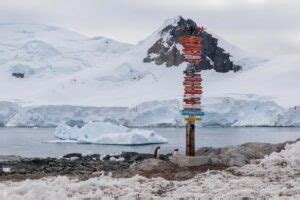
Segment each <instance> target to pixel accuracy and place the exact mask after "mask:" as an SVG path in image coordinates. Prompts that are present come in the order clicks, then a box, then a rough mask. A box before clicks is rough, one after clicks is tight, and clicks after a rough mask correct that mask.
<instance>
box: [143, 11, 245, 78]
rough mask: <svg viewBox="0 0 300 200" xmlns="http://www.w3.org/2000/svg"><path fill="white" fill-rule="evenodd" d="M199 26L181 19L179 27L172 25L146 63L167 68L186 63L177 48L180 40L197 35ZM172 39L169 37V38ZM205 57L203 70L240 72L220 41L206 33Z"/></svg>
mask: <svg viewBox="0 0 300 200" xmlns="http://www.w3.org/2000/svg"><path fill="white" fill-rule="evenodd" d="M195 30H197V24H196V23H195V22H194V21H193V20H191V19H187V20H185V19H184V18H182V17H179V18H178V20H177V25H174V24H170V25H168V26H166V27H165V28H164V29H162V30H161V32H160V33H159V34H160V35H161V38H160V39H159V40H157V41H156V42H155V43H154V44H153V46H151V47H150V48H149V50H148V52H147V57H146V58H144V62H145V63H150V62H155V64H157V65H162V64H164V63H165V64H166V66H167V67H171V66H179V65H180V64H181V63H182V62H183V61H184V55H183V53H182V52H181V51H180V50H179V49H178V48H177V44H179V38H180V37H182V36H189V35H191V34H194V33H195ZM168 35H169V36H170V37H167V36H168ZM200 35H201V36H202V37H203V39H204V40H203V42H202V44H203V55H202V60H203V61H202V62H201V63H200V66H201V67H202V69H203V70H209V69H214V70H215V71H217V72H223V73H225V72H228V71H238V70H240V69H241V67H240V66H238V65H234V64H233V62H232V61H231V60H230V54H228V53H226V52H225V50H224V49H222V48H221V47H219V46H218V39H216V38H214V37H213V36H212V35H211V34H209V33H208V32H206V31H204V32H203V33H202V34H200Z"/></svg>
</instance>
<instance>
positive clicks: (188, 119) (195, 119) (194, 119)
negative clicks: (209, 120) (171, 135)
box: [184, 117, 202, 122]
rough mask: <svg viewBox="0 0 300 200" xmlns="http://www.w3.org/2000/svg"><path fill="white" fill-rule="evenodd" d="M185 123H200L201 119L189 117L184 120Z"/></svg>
mask: <svg viewBox="0 0 300 200" xmlns="http://www.w3.org/2000/svg"><path fill="white" fill-rule="evenodd" d="M184 120H185V121H186V122H194V121H201V120H202V118H201V117H189V118H185V119H184Z"/></svg>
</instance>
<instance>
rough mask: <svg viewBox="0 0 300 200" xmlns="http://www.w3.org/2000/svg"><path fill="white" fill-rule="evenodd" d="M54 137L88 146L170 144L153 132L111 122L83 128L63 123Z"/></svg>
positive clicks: (92, 123) (93, 123) (97, 123)
mask: <svg viewBox="0 0 300 200" xmlns="http://www.w3.org/2000/svg"><path fill="white" fill-rule="evenodd" d="M54 135H55V137H57V138H59V139H61V140H63V141H69V142H74V141H76V143H86V144H111V145H112V144H113V145H143V144H160V143H167V142H168V140H167V139H166V138H164V137H162V136H160V135H158V134H156V133H155V132H154V131H152V130H144V129H130V128H127V127H125V126H121V125H116V124H112V123H110V122H88V123H87V124H85V125H84V126H82V127H78V126H76V125H74V126H70V125H68V124H67V123H62V124H60V125H59V126H57V128H56V129H55V132H54Z"/></svg>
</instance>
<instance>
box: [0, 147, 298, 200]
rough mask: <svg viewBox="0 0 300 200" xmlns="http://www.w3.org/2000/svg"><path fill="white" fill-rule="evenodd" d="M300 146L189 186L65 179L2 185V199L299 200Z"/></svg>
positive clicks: (201, 178) (136, 179)
mask: <svg viewBox="0 0 300 200" xmlns="http://www.w3.org/2000/svg"><path fill="white" fill-rule="evenodd" d="M299 151H300V142H297V143H295V144H291V145H287V146H286V149H285V150H283V151H281V152H279V153H272V154H271V155H270V156H267V157H266V158H264V159H262V160H261V161H259V162H254V163H253V164H249V165H245V166H243V167H241V168H239V167H232V168H229V169H228V170H225V171H217V170H213V171H207V172H205V173H201V174H198V175H196V176H195V177H194V178H192V179H189V180H186V181H167V180H165V179H163V178H160V177H159V178H152V179H148V178H144V177H141V176H134V177H132V178H113V177H111V176H104V175H101V176H100V177H96V178H91V179H88V180H85V181H79V180H77V179H69V178H67V177H65V176H58V177H52V178H43V179H38V180H25V181H21V182H10V181H6V182H2V183H0V198H1V199H8V200H9V199H14V200H17V199H88V198H91V199H95V198H104V199H112V198H118V199H136V198H141V199H150V198H151V199H175V198H176V199H179V198H182V199H184V198H189V199H193V198H195V199H242V198H245V199H246V198H247V199H266V198H267V199H299V198H300V176H299V172H300V154H299Z"/></svg>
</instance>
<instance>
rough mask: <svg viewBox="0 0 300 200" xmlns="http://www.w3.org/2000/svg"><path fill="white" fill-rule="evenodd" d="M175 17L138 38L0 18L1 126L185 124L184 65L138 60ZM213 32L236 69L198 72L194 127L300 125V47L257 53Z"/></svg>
mask: <svg viewBox="0 0 300 200" xmlns="http://www.w3.org/2000/svg"><path fill="white" fill-rule="evenodd" d="M176 23H177V18H173V19H170V20H168V21H166V22H165V23H164V24H163V26H161V27H160V28H159V29H157V30H156V31H155V32H154V33H153V34H152V35H150V36H149V37H148V38H146V39H145V40H144V41H142V42H140V43H138V44H136V45H132V44H126V43H122V42H118V41H114V40H112V39H108V38H105V37H94V38H90V37H87V36H84V35H81V34H78V33H75V32H72V31H68V30H65V29H63V28H59V27H53V26H46V25H37V24H16V23H0V51H1V54H0V80H1V81H0V82H1V84H0V125H1V126H30V127H31V126H40V127H48V126H51V127H52V126H57V125H58V124H59V123H60V122H66V121H69V120H83V121H85V122H88V121H93V120H98V121H111V122H116V123H118V124H121V125H125V126H128V127H130V126H132V127H147V126H184V122H183V119H182V116H180V115H179V110H180V109H181V102H180V101H181V99H182V95H183V86H182V81H183V75H182V72H183V70H184V68H185V64H181V65H179V66H178V67H166V66H163V65H161V66H157V65H156V64H154V63H144V62H143V58H144V57H145V55H146V54H147V50H148V49H149V47H150V46H151V45H153V43H154V42H155V41H157V40H158V39H160V38H161V37H162V36H161V35H160V34H159V32H160V31H161V30H162V29H163V28H165V27H166V26H168V25H169V24H173V25H176ZM209 31H210V30H209ZM214 35H215V34H214ZM163 37H164V38H168V37H170V36H169V35H168V34H166V35H164V36H163ZM217 38H218V45H219V46H221V47H223V48H224V49H225V50H226V52H229V53H230V54H231V59H232V60H233V61H234V62H235V63H238V64H240V65H241V66H242V70H240V71H238V72H235V73H233V72H228V73H217V72H215V71H213V70H209V71H203V73H202V77H203V80H204V81H203V88H204V89H203V90H204V93H203V95H202V98H203V110H204V111H205V113H206V116H205V117H204V118H203V121H202V122H200V123H199V126H225V127H226V126H300V114H299V113H300V112H299V106H300V102H299V96H300V83H299V81H298V77H299V76H300V68H299V67H298V66H299V63H300V56H299V53H298V54H290V55H280V56H274V57H268V58H264V57H263V58H261V56H260V55H258V56H257V55H256V54H252V53H249V52H246V51H243V50H241V49H240V48H237V47H235V46H234V45H232V44H230V43H228V42H226V40H224V39H222V38H221V37H219V36H217ZM13 73H22V74H24V78H16V77H13V76H12V74H13Z"/></svg>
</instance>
